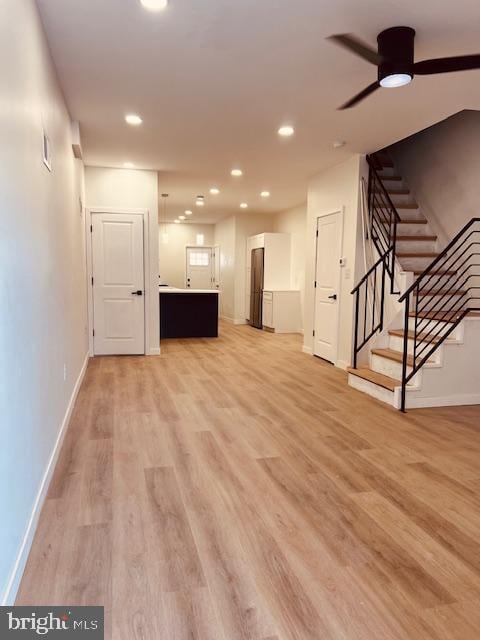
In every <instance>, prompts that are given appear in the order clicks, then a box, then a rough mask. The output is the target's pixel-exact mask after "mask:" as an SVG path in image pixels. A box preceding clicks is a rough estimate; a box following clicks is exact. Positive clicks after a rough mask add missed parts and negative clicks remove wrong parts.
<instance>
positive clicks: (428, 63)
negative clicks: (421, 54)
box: [413, 53, 480, 76]
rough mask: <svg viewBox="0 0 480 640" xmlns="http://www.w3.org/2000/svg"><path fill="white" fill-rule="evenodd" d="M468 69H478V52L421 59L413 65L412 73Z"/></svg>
mask: <svg viewBox="0 0 480 640" xmlns="http://www.w3.org/2000/svg"><path fill="white" fill-rule="evenodd" d="M468 69H480V54H478V53H477V54H474V55H471V56H456V57H454V58H436V59H435V60H422V61H421V62H416V63H415V64H414V65H413V71H414V73H416V74H418V75H420V76H428V75H430V74H433V73H449V72H450V71H468Z"/></svg>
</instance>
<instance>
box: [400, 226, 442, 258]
mask: <svg viewBox="0 0 480 640" xmlns="http://www.w3.org/2000/svg"><path fill="white" fill-rule="evenodd" d="M417 226H420V225H417ZM401 235H405V234H403V233H401ZM436 248H437V243H436V242H435V240H415V236H412V238H411V239H410V238H409V239H408V240H397V252H398V253H422V252H424V251H435V250H436Z"/></svg>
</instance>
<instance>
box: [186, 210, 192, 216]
mask: <svg viewBox="0 0 480 640" xmlns="http://www.w3.org/2000/svg"><path fill="white" fill-rule="evenodd" d="M192 213H193V211H190V209H187V210H186V211H185V215H186V216H191V215H192Z"/></svg>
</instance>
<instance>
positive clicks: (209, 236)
mask: <svg viewBox="0 0 480 640" xmlns="http://www.w3.org/2000/svg"><path fill="white" fill-rule="evenodd" d="M165 232H166V233H167V235H168V242H166V243H165V242H163V237H162V236H163V234H164V233H165ZM198 233H201V234H203V236H204V243H203V244H204V245H205V246H207V247H208V246H213V245H214V244H215V227H214V225H213V224H193V223H190V222H189V223H187V224H166V225H165V224H161V225H160V227H159V234H158V235H159V250H158V251H159V253H158V256H159V274H160V276H161V281H162V283H163V284H168V285H170V286H171V287H179V288H183V287H185V265H186V250H185V247H187V246H191V245H196V244H197V234H198Z"/></svg>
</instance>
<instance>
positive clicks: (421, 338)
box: [388, 329, 441, 342]
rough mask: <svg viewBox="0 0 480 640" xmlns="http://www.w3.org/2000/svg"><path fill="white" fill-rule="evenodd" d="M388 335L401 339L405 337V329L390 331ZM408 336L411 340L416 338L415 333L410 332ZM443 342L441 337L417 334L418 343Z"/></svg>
mask: <svg viewBox="0 0 480 640" xmlns="http://www.w3.org/2000/svg"><path fill="white" fill-rule="evenodd" d="M388 334H389V335H390V336H397V337H399V338H403V337H405V330H404V329H390V330H389V332H388ZM407 336H408V338H409V339H410V340H413V339H414V338H415V331H408V333H407ZM440 340H441V338H440V337H438V336H437V337H435V336H431V335H429V334H428V333H417V341H418V342H439V341H440Z"/></svg>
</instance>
